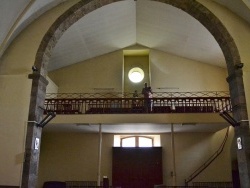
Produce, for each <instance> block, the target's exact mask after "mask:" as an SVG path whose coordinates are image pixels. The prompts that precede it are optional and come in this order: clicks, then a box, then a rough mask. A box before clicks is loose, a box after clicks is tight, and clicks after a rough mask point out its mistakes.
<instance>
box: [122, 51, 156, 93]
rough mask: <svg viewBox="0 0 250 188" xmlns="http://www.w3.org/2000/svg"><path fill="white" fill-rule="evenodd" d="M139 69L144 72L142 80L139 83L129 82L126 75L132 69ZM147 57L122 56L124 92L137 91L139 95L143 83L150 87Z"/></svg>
mask: <svg viewBox="0 0 250 188" xmlns="http://www.w3.org/2000/svg"><path fill="white" fill-rule="evenodd" d="M135 67H139V68H141V69H142V70H143V72H144V78H143V80H142V81H141V82H139V83H133V82H131V80H129V77H128V73H129V71H130V70H131V69H132V68H135ZM149 67H150V65H149V56H148V55H140V56H124V91H125V92H130V93H133V92H134V91H135V90H137V91H138V94H140V93H141V91H142V88H143V87H144V83H147V84H148V86H150V85H151V84H150V76H149V75H150V74H149Z"/></svg>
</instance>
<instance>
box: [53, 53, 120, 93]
mask: <svg viewBox="0 0 250 188" xmlns="http://www.w3.org/2000/svg"><path fill="white" fill-rule="evenodd" d="M122 63H123V54H122V51H116V52H113V53H109V54H107V55H103V56H99V57H96V58H93V59H90V60H87V61H84V62H82V63H77V64H75V65H72V66H68V67H65V68H61V69H59V70H56V71H53V72H50V73H49V77H50V78H51V79H52V80H53V81H54V82H55V83H56V84H57V86H58V87H59V90H58V92H59V93H70V92H71V93H80V92H87V93H88V92H99V91H101V92H103V91H102V90H95V88H97V89H102V88H113V90H112V91H120V92H121V91H122V84H121V83H122V71H123V67H122ZM104 91H105V90H104ZM106 92H107V91H106Z"/></svg>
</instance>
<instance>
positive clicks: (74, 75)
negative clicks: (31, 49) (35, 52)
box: [49, 50, 228, 93]
mask: <svg viewBox="0 0 250 188" xmlns="http://www.w3.org/2000/svg"><path fill="white" fill-rule="evenodd" d="M132 60H134V59H132ZM149 60H150V62H151V65H150V69H151V73H150V74H151V87H152V89H153V91H154V92H166V91H177V92H180V91H183V92H184V91H228V84H227V82H226V77H227V72H226V69H224V68H220V67H217V66H212V65H208V64H202V63H199V62H196V61H192V60H188V59H185V58H181V57H177V56H174V55H171V54H167V53H164V52H160V51H157V50H150V59H149ZM122 65H123V60H122V50H120V51H117V52H114V53H110V54H107V55H103V56H99V57H97V58H94V59H91V60H87V61H84V62H81V63H78V64H75V65H72V66H68V67H65V68H62V69H59V70H56V71H52V72H50V73H49V76H50V78H51V79H52V80H53V81H54V82H55V83H56V84H57V85H58V87H59V93H64V92H65V93H74V92H96V91H95V90H93V88H94V87H97V88H98V87H102V88H103V87H104V88H105V87H106V88H114V91H119V92H121V91H122V88H121V87H122V85H123V84H122ZM125 72H128V71H125ZM65 75H67V76H65ZM124 77H126V75H124ZM148 79H149V77H148V76H147V80H148ZM159 83H160V85H159ZM190 83H192V84H190ZM142 87H144V85H143V81H142ZM142 87H141V88H142ZM159 87H160V88H162V87H177V88H179V89H174V90H171V89H166V90H160V89H157V88H159ZM140 91H141V89H140V90H138V93H140ZM130 92H133V91H130Z"/></svg>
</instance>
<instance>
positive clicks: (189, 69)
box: [150, 50, 228, 92]
mask: <svg viewBox="0 0 250 188" xmlns="http://www.w3.org/2000/svg"><path fill="white" fill-rule="evenodd" d="M150 61H151V85H152V88H153V90H154V91H157V92H169V91H175V92H185V91H187V92H189V91H228V84H227V82H226V77H227V72H226V69H224V68H220V67H217V66H212V65H209V64H204V63H200V62H196V61H192V60H189V59H185V58H181V57H178V56H174V55H171V54H168V53H164V52H161V51H157V50H151V51H150ZM191 83H192V84H191ZM166 87H167V88H179V89H165V90H159V89H157V88H166Z"/></svg>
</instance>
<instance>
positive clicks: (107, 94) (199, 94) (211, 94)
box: [46, 91, 230, 99]
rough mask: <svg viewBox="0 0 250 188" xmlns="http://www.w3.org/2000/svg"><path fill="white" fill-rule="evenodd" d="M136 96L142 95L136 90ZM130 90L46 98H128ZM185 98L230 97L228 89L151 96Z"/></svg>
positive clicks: (157, 93) (54, 94)
mask: <svg viewBox="0 0 250 188" xmlns="http://www.w3.org/2000/svg"><path fill="white" fill-rule="evenodd" d="M138 95H139V96H138V97H143V95H142V94H141V93H140V92H138ZM130 97H133V93H131V92H99V93H47V94H46V98H47V99H52V98H64V99H65V98H75V99H79V98H130ZM176 97H178V98H187V97H230V94H229V91H195V92H153V98H176Z"/></svg>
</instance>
